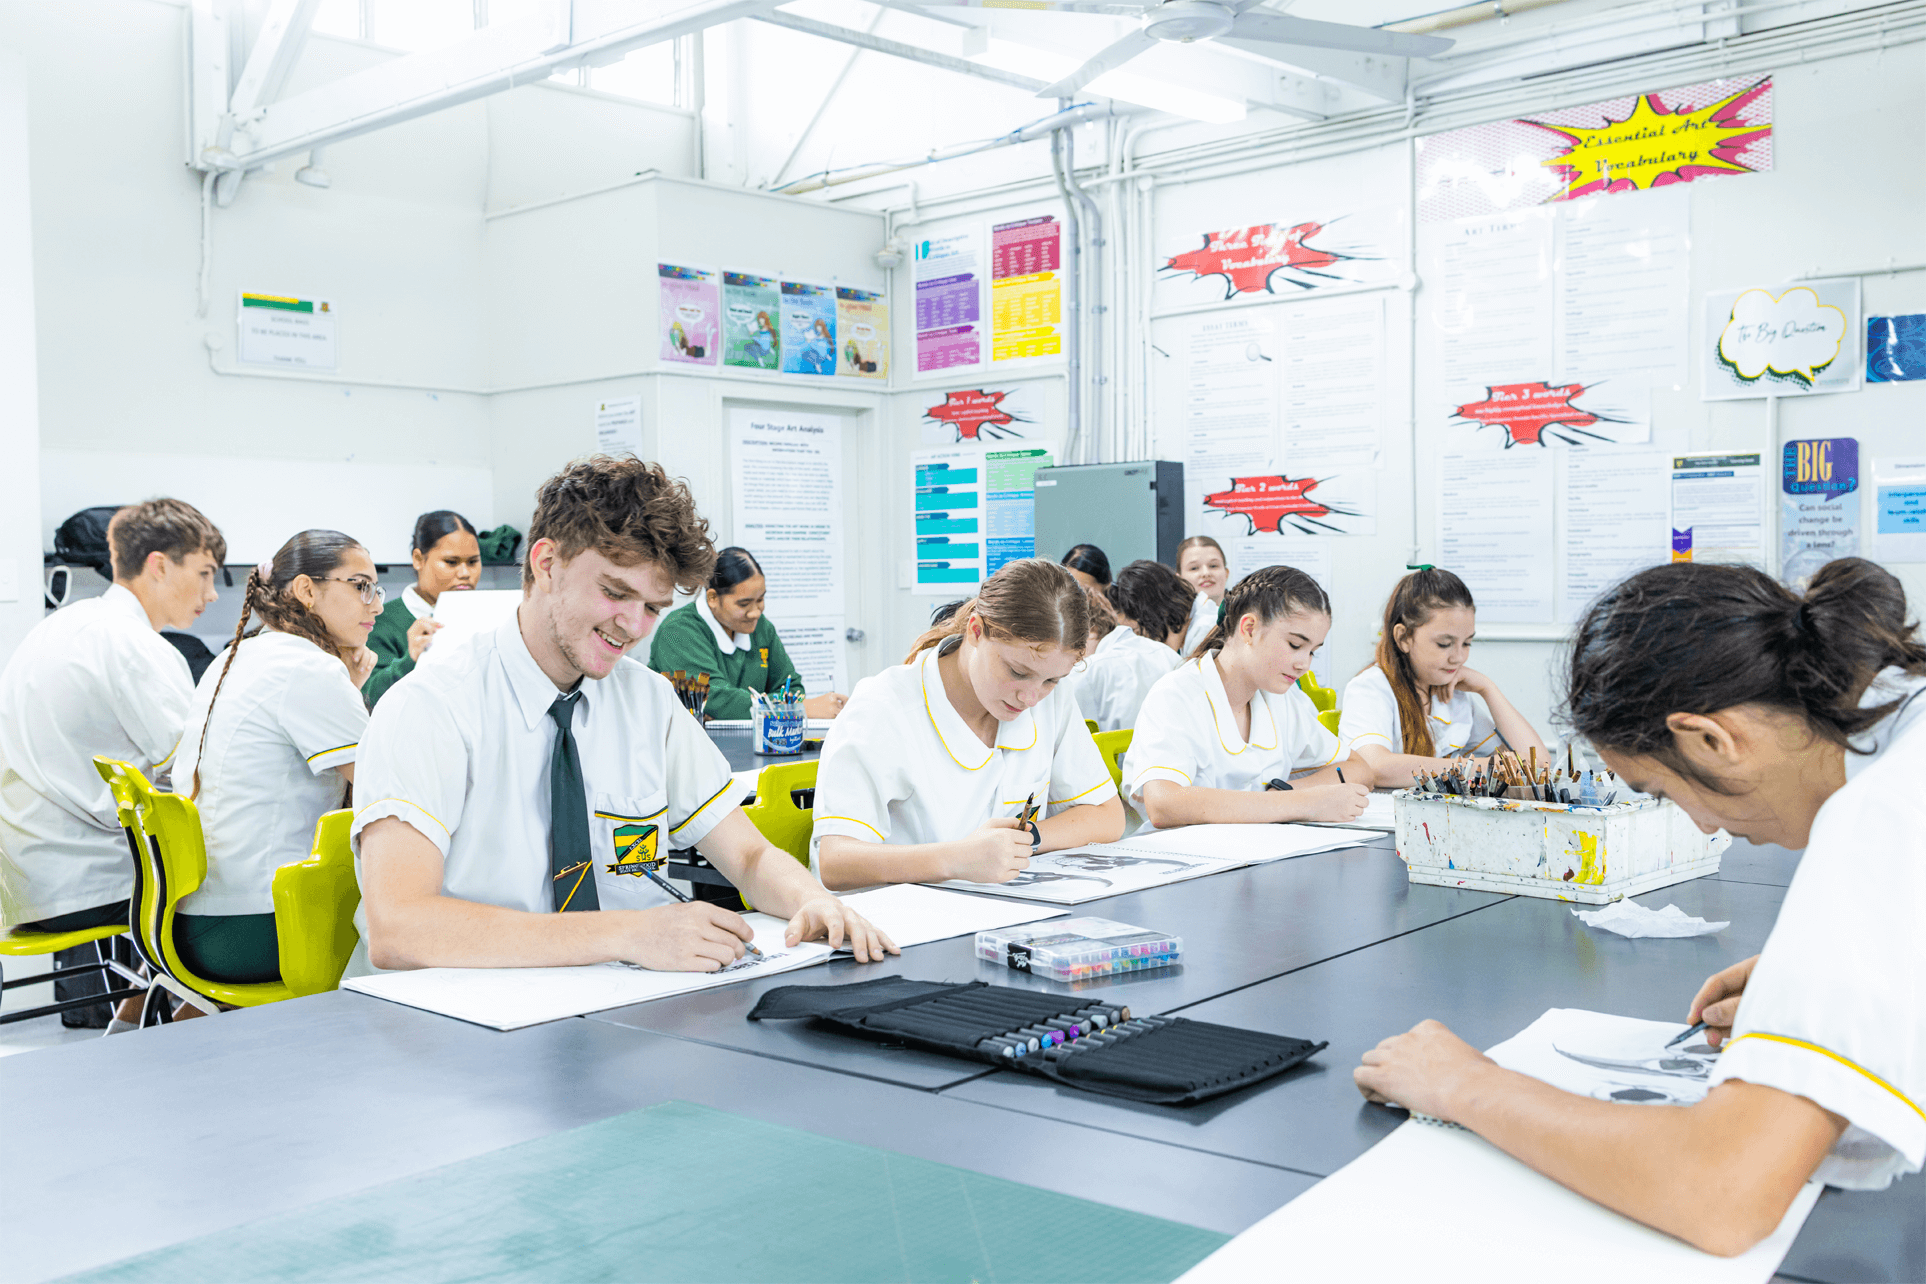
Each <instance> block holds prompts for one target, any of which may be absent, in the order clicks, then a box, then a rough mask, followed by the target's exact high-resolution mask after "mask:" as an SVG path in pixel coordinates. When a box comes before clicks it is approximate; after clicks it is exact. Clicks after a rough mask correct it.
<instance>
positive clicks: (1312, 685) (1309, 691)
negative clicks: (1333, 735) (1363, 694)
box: [1297, 673, 1337, 731]
mask: <svg viewBox="0 0 1926 1284" xmlns="http://www.w3.org/2000/svg"><path fill="white" fill-rule="evenodd" d="M1297 685H1298V689H1299V690H1301V691H1302V692H1304V694H1305V695H1307V696H1309V697H1311V704H1312V706H1313V707H1314V708H1316V710H1317V711H1318V712H1319V713H1329V712H1331V711H1332V710H1333V709H1336V708H1337V692H1336V691H1333V690H1332V689H1331V688H1330V687H1321V686H1319V685H1318V684H1317V674H1315V673H1307V674H1305V675H1304V676H1303V677H1301V678H1299V679H1298V680H1297ZM1331 730H1333V731H1335V730H1337V728H1336V727H1332V728H1331Z"/></svg>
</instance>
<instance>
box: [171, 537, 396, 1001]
mask: <svg viewBox="0 0 1926 1284" xmlns="http://www.w3.org/2000/svg"><path fill="white" fill-rule="evenodd" d="M382 596H383V595H382V591H381V588H380V587H379V586H378V585H377V584H376V583H375V567H374V562H373V560H372V559H371V558H370V557H369V556H368V551H367V550H366V549H365V548H363V547H362V546H361V545H360V544H357V543H356V542H355V541H354V540H352V539H350V538H348V537H347V536H346V535H343V534H341V533H340V532H339V531H325V530H312V531H302V532H301V533H300V534H299V535H296V536H295V537H294V538H293V539H290V540H289V541H288V542H287V543H285V544H283V545H282V546H281V549H280V551H279V552H277V553H276V554H275V555H274V557H273V559H272V560H270V561H266V562H263V563H261V564H260V565H259V566H257V567H255V568H254V570H253V571H252V572H251V573H250V574H249V575H248V578H247V595H246V597H245V598H244V599H243V600H242V603H241V620H240V623H239V624H238V625H237V626H236V627H235V630H234V640H233V642H231V643H230V644H229V645H228V647H227V650H226V653H225V654H224V655H223V656H222V657H221V658H220V659H219V660H218V661H217V662H216V663H215V664H213V665H211V666H209V668H208V671H207V673H206V674H205V675H203V676H202V678H201V682H200V686H199V687H198V688H197V689H196V690H195V692H194V704H193V706H192V708H191V710H190V712H189V714H188V719H187V727H186V731H185V733H184V734H183V736H182V738H181V749H180V760H179V764H178V766H177V767H176V769H175V777H174V778H175V779H176V780H177V781H186V782H187V783H188V791H189V795H188V796H189V797H191V798H193V799H194V800H195V802H196V803H197V804H199V807H200V812H201V828H202V831H203V834H204V836H205V839H206V845H207V879H206V881H205V882H203V883H202V884H201V886H200V888H199V889H198V890H196V891H194V892H193V893H191V894H190V895H188V896H187V897H186V898H184V899H183V900H182V901H181V909H180V913H178V914H177V915H176V916H175V919H174V941H175V944H176V946H177V947H178V948H179V950H180V953H181V960H182V961H183V962H184V963H186V964H187V965H188V967H190V968H192V969H193V970H194V971H195V972H196V973H198V974H199V975H201V976H204V977H207V978H208V979H209V980H216V981H228V982H234V983H245V982H258V981H272V980H277V979H279V977H280V974H281V966H280V956H279V951H278V947H277V942H276V936H275V930H274V899H273V881H274V871H275V870H276V869H278V868H279V867H280V866H282V865H286V864H288V863H290V862H292V861H297V860H303V859H305V858H306V857H307V855H308V852H309V850H310V848H311V847H312V845H313V840H314V826H315V822H316V821H318V820H319V819H320V818H321V816H322V814H323V813H324V812H328V811H332V810H333V809H335V808H337V807H341V806H344V805H345V795H346V791H347V786H348V784H349V782H351V781H352V780H353V779H354V760H355V751H356V748H357V746H358V744H359V742H360V740H361V733H362V730H363V728H365V727H366V726H367V725H368V711H367V707H366V706H365V705H364V704H363V703H362V697H361V688H362V686H363V684H365V683H366V682H367V680H368V676H369V674H371V673H373V672H374V668H375V659H376V657H375V655H374V653H373V652H372V651H370V650H369V649H368V645H367V640H368V634H369V632H370V630H372V629H373V627H374V623H375V619H376V617H377V616H379V615H380V614H381V603H382ZM254 617H259V623H257V624H255V626H254V627H253V628H252V629H250V628H249V627H248V625H249V622H250V621H251V620H252V619H254ZM183 1015H185V1013H183Z"/></svg>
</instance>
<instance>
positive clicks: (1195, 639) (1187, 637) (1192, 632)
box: [1179, 593, 1221, 659]
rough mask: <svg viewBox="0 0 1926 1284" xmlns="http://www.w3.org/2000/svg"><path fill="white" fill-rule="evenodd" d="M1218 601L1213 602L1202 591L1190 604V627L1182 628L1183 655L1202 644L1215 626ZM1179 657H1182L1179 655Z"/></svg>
mask: <svg viewBox="0 0 1926 1284" xmlns="http://www.w3.org/2000/svg"><path fill="white" fill-rule="evenodd" d="M1220 605H1221V604H1220V603H1217V602H1213V601H1211V600H1210V598H1209V596H1207V595H1206V594H1203V593H1199V594H1198V595H1197V600H1196V601H1194V602H1192V603H1191V604H1190V627H1189V628H1188V629H1186V630H1184V655H1189V654H1190V653H1191V652H1192V651H1195V650H1196V649H1197V648H1198V647H1200V646H1202V645H1203V643H1204V639H1205V638H1206V637H1208V636H1209V635H1210V631H1211V630H1212V629H1214V628H1216V627H1217V611H1218V607H1219V606H1220ZM1179 658H1180V659H1181V658H1182V657H1179Z"/></svg>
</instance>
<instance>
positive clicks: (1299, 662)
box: [1123, 566, 1374, 829]
mask: <svg viewBox="0 0 1926 1284" xmlns="http://www.w3.org/2000/svg"><path fill="white" fill-rule="evenodd" d="M1330 631H1331V602H1330V599H1329V598H1327V597H1325V595H1324V590H1323V589H1321V588H1319V587H1318V583H1317V581H1316V580H1314V579H1312V578H1311V577H1310V576H1309V575H1306V574H1305V573H1304V572H1303V571H1300V570H1298V569H1297V568H1296V567H1292V566H1267V567H1265V568H1264V569H1262V570H1260V571H1253V572H1252V573H1251V574H1249V575H1247V576H1245V577H1244V578H1243V579H1242V580H1240V581H1238V584H1237V587H1236V588H1234V589H1232V590H1231V591H1230V592H1229V593H1228V594H1226V595H1225V598H1224V617H1223V622H1222V623H1221V624H1219V625H1217V627H1215V628H1213V629H1212V630H1211V631H1210V633H1209V634H1208V635H1207V636H1206V637H1205V639H1204V642H1203V645H1202V646H1201V647H1200V648H1199V650H1198V651H1197V653H1196V654H1194V655H1192V656H1191V657H1190V658H1188V659H1186V660H1185V661H1184V662H1183V663H1182V664H1181V665H1179V666H1178V667H1177V668H1176V669H1175V670H1174V671H1172V672H1171V673H1170V674H1169V675H1168V676H1167V677H1165V678H1163V679H1162V680H1161V681H1159V682H1158V683H1157V685H1156V686H1154V687H1152V688H1151V689H1150V694H1149V695H1148V696H1146V697H1145V698H1144V705H1143V708H1142V710H1140V711H1139V712H1138V714H1137V731H1136V735H1135V736H1133V737H1132V738H1131V741H1130V752H1129V753H1127V754H1126V755H1125V756H1124V764H1123V778H1124V790H1125V796H1126V797H1127V798H1129V799H1130V801H1131V803H1132V805H1134V806H1135V807H1136V808H1137V810H1138V811H1139V812H1141V813H1142V814H1143V816H1144V819H1145V820H1147V821H1149V822H1150V824H1151V825H1152V826H1154V827H1155V828H1158V829H1170V828H1172V827H1174V826H1177V825H1198V824H1205V823H1242V822H1263V821H1278V820H1351V819H1353V818H1354V817H1356V816H1359V815H1361V814H1362V813H1363V811H1364V804H1365V800H1366V798H1367V797H1368V795H1369V794H1370V792H1371V785H1372V784H1373V783H1374V776H1373V773H1372V771H1371V769H1370V767H1369V766H1367V765H1366V764H1365V763H1364V762H1363V761H1362V760H1361V759H1359V758H1356V757H1352V758H1350V759H1347V760H1345V761H1344V762H1342V763H1340V762H1339V761H1338V759H1339V757H1340V756H1341V754H1342V752H1343V750H1342V748H1341V745H1340V742H1339V740H1338V738H1337V737H1336V736H1334V735H1332V734H1331V733H1330V732H1329V731H1327V730H1326V729H1325V728H1324V726H1323V724H1322V723H1320V722H1319V721H1318V720H1317V708H1316V707H1315V706H1314V705H1312V703H1311V698H1310V697H1309V696H1307V695H1305V694H1304V692H1303V691H1301V690H1299V689H1298V686H1297V680H1298V678H1300V677H1302V676H1303V675H1304V674H1305V673H1307V672H1309V670H1310V667H1311V655H1312V653H1313V652H1315V651H1316V650H1317V649H1318V647H1320V646H1322V645H1323V644H1324V637H1325V635H1326V634H1327V633H1329V632H1330ZM1305 770H1310V771H1312V774H1311V775H1308V776H1305V777H1302V778H1300V779H1298V780H1292V779H1291V773H1292V772H1295V771H1305ZM1273 782H1275V783H1276V784H1279V785H1284V786H1286V787H1284V788H1275V787H1273Z"/></svg>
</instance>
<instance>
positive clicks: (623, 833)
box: [609, 825, 660, 878]
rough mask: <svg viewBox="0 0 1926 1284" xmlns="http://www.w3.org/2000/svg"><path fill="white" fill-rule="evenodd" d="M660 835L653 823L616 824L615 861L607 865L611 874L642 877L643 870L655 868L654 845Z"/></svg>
mask: <svg viewBox="0 0 1926 1284" xmlns="http://www.w3.org/2000/svg"><path fill="white" fill-rule="evenodd" d="M659 837H660V835H659V833H658V832H657V830H656V827H655V826H654V825H617V826H616V827H615V863H614V864H612V865H610V866H609V873H611V874H631V875H633V876H635V877H636V878H640V877H642V874H643V872H644V871H645V870H648V871H653V870H654V869H655V868H656V865H657V863H658V862H657V860H656V846H657V842H658V839H659Z"/></svg>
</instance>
